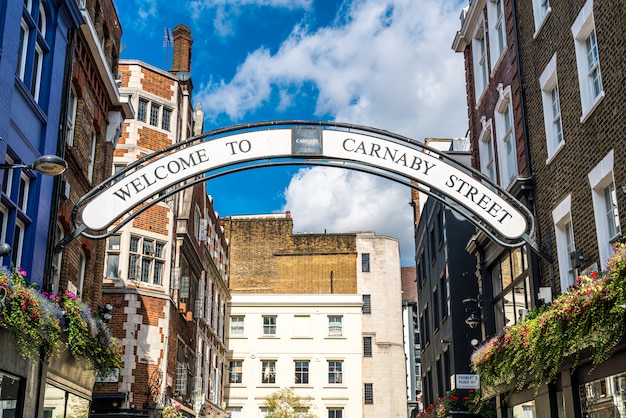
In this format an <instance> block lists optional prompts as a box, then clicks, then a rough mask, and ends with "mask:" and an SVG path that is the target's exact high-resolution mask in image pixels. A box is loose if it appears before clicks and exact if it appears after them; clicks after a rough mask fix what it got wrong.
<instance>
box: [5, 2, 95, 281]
mask: <svg viewBox="0 0 626 418" xmlns="http://www.w3.org/2000/svg"><path fill="white" fill-rule="evenodd" d="M0 5H1V6H0V48H1V50H0V54H1V55H0V137H1V138H2V139H1V140H0V162H5V163H24V164H30V163H32V162H33V161H34V160H35V159H36V158H37V157H39V156H41V155H45V154H57V148H58V147H57V142H58V134H59V126H60V120H61V118H60V116H61V112H62V110H61V109H62V103H63V95H64V92H65V91H66V89H65V86H64V84H65V83H64V80H65V73H66V69H67V62H66V61H67V60H66V56H67V51H68V42H69V40H70V39H71V33H72V31H73V30H74V29H75V28H77V27H78V26H79V25H80V24H82V22H83V19H82V17H81V15H80V12H79V8H78V4H77V3H76V0H64V1H57V0H53V1H52V0H51V1H45V0H24V1H16V0H12V1H6V0H3V1H1V2H0ZM1 174H2V177H1V178H0V182H1V186H2V193H1V195H0V211H1V212H2V214H1V216H2V224H1V227H2V230H1V231H0V233H1V235H0V241H1V242H6V243H8V244H9V245H11V247H12V253H11V254H10V256H8V257H5V258H4V259H3V260H2V264H3V265H12V266H20V267H22V268H23V269H24V270H26V271H27V272H28V274H29V278H30V279H31V280H32V281H35V282H38V283H43V280H44V273H45V271H44V268H45V260H46V251H47V245H48V235H49V223H50V219H51V211H52V201H53V189H54V188H53V184H54V178H52V177H49V176H44V175H41V174H39V173H36V172H31V171H30V170H20V169H14V170H3V172H2V173H1Z"/></svg>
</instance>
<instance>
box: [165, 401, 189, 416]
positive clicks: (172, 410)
mask: <svg viewBox="0 0 626 418" xmlns="http://www.w3.org/2000/svg"><path fill="white" fill-rule="evenodd" d="M161 416H162V417H163V418H184V417H185V416H184V415H183V413H182V412H181V410H180V405H179V404H177V403H168V404H167V405H165V408H163V413H162V415H161Z"/></svg>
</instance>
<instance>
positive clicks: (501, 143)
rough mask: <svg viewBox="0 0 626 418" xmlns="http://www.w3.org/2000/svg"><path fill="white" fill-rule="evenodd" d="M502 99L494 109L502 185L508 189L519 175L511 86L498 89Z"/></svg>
mask: <svg viewBox="0 0 626 418" xmlns="http://www.w3.org/2000/svg"><path fill="white" fill-rule="evenodd" d="M498 90H499V92H500V98H499V99H498V102H497V103H496V107H495V109H494V119H495V125H496V126H495V127H496V143H497V145H498V168H499V172H500V185H501V186H502V187H504V188H507V187H508V186H509V185H510V184H511V183H513V181H514V180H515V179H516V178H517V176H518V175H519V168H518V163H517V138H516V135H515V113H514V112H513V100H512V99H513V97H512V94H511V86H507V87H506V88H501V87H499V88H498Z"/></svg>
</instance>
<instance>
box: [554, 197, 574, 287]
mask: <svg viewBox="0 0 626 418" xmlns="http://www.w3.org/2000/svg"><path fill="white" fill-rule="evenodd" d="M552 221H553V224H554V233H555V240H556V249H557V260H558V263H559V277H560V282H561V292H565V291H567V289H569V287H570V286H572V285H574V283H575V278H576V269H575V268H574V266H573V265H572V260H571V258H570V253H571V252H573V251H575V250H576V240H575V235H574V231H573V224H572V196H571V195H567V196H566V197H565V199H563V200H562V201H561V203H559V204H558V205H557V206H556V207H555V208H554V210H553V211H552ZM570 234H571V237H570Z"/></svg>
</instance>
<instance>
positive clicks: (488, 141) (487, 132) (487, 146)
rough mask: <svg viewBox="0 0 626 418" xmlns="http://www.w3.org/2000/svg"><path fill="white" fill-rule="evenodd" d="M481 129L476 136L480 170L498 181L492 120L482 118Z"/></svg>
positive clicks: (494, 180)
mask: <svg viewBox="0 0 626 418" xmlns="http://www.w3.org/2000/svg"><path fill="white" fill-rule="evenodd" d="M482 125H483V127H482V129H481V131H480V135H479V136H478V153H479V156H480V171H481V173H483V174H484V175H485V176H487V177H488V178H489V179H490V180H491V181H493V182H494V183H495V182H497V181H498V178H497V175H496V154H495V150H494V147H493V120H492V119H491V118H490V119H489V120H487V119H486V118H485V117H483V118H482Z"/></svg>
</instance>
